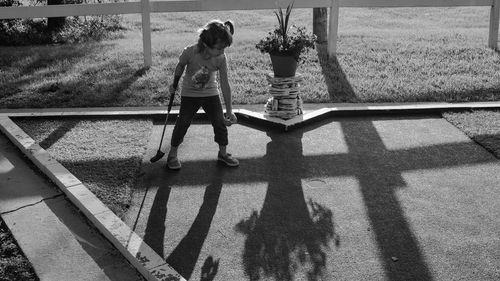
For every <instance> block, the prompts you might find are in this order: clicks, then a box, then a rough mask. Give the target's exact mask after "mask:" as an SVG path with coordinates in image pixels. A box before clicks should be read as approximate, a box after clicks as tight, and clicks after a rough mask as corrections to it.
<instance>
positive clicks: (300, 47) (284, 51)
mask: <svg viewBox="0 0 500 281" xmlns="http://www.w3.org/2000/svg"><path fill="white" fill-rule="evenodd" d="M292 9H293V2H292V3H290V4H289V5H288V6H287V8H286V12H285V14H283V10H282V9H281V7H278V11H274V14H275V15H276V17H277V18H278V26H277V27H276V28H275V29H274V30H273V31H272V32H269V33H268V35H267V36H266V37H265V38H263V39H261V40H260V41H259V43H257V45H255V47H256V48H257V49H258V50H260V51H261V52H262V53H269V55H270V57H271V63H272V65H273V71H274V76H275V77H291V76H295V71H296V69H297V64H298V63H299V62H301V61H303V60H304V57H303V55H304V54H305V53H307V52H308V51H309V50H311V49H314V44H315V43H316V35H314V34H311V33H307V32H306V28H305V27H299V26H296V25H292V26H291V27H289V25H288V21H289V20H290V14H291V12H292Z"/></svg>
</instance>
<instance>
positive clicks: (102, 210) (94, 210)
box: [0, 116, 185, 281]
mask: <svg viewBox="0 0 500 281" xmlns="http://www.w3.org/2000/svg"><path fill="white" fill-rule="evenodd" d="M0 130H1V131H2V132H3V133H4V134H5V135H6V136H7V137H8V138H9V139H10V141H12V143H14V144H15V145H16V146H17V147H18V148H19V149H20V150H21V151H22V152H23V153H24V154H25V155H26V156H27V157H28V158H29V159H30V160H31V161H32V162H33V163H34V164H35V165H36V166H37V167H38V168H39V169H40V170H41V171H42V172H43V173H44V174H45V175H46V176H47V177H49V178H50V179H51V180H52V181H53V182H54V183H55V184H56V185H57V186H58V187H59V188H60V189H61V191H63V192H64V193H65V194H66V196H67V197H68V198H69V199H70V201H71V202H72V203H73V204H74V205H75V206H77V207H78V209H79V210H80V211H81V212H82V213H83V214H84V215H85V216H86V217H87V218H88V219H89V220H90V221H91V222H92V223H93V224H94V226H95V227H96V228H97V229H99V231H100V232H101V233H102V234H103V235H104V236H105V237H106V238H107V239H108V240H109V241H110V242H111V243H112V244H113V245H114V246H115V247H116V248H117V249H118V250H119V251H120V252H121V254H122V255H123V256H124V257H125V258H126V259H127V260H128V261H129V262H130V263H131V264H132V265H133V266H134V267H135V268H136V269H137V270H138V271H139V272H140V273H141V274H142V275H143V276H144V277H145V278H146V279H147V280H149V281H167V280H169V281H173V280H179V281H180V280H184V281H185V279H184V278H183V277H181V276H180V275H179V274H178V273H177V272H176V271H175V270H174V269H173V268H171V267H170V266H169V265H168V264H167V263H166V262H165V260H164V259H163V258H162V257H160V256H159V255H158V254H156V252H154V251H153V250H152V249H151V248H150V247H149V246H148V245H147V244H146V243H144V241H143V240H142V239H141V238H140V237H139V236H138V235H137V234H136V233H135V232H134V231H132V230H131V229H130V228H129V227H128V226H127V225H126V224H125V223H124V222H123V221H122V220H121V219H120V218H119V217H117V216H116V215H115V214H114V213H113V212H112V211H111V210H109V208H108V207H106V206H105V205H104V204H103V203H102V202H101V201H100V200H99V199H98V198H97V197H96V196H95V195H94V194H93V193H92V192H91V191H89V190H88V189H87V187H85V185H84V184H83V183H82V182H81V181H80V180H79V179H77V178H76V177H75V176H74V175H73V174H71V173H70V172H69V171H68V170H67V169H66V168H64V166H62V165H61V164H60V163H59V162H57V161H56V160H55V159H54V158H52V157H51V156H50V155H49V153H48V152H47V151H45V150H44V149H43V148H42V147H40V146H39V145H38V144H37V143H36V142H35V141H34V140H33V139H32V138H31V137H29V136H28V135H27V134H26V133H25V132H24V131H23V130H22V129H21V128H19V127H18V126H17V125H16V124H15V123H14V122H13V121H12V120H11V119H10V118H9V117H5V116H2V117H0Z"/></svg>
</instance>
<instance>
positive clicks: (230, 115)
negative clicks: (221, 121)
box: [226, 112, 238, 124]
mask: <svg viewBox="0 0 500 281" xmlns="http://www.w3.org/2000/svg"><path fill="white" fill-rule="evenodd" d="M226 118H227V119H228V120H229V121H230V122H231V124H236V123H238V118H237V117H236V115H234V113H233V112H229V113H226Z"/></svg>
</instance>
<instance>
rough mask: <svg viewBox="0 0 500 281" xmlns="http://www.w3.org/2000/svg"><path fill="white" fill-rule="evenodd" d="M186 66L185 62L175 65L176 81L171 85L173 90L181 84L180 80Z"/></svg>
mask: <svg viewBox="0 0 500 281" xmlns="http://www.w3.org/2000/svg"><path fill="white" fill-rule="evenodd" d="M185 68H186V65H185V64H181V63H180V62H179V63H177V66H176V67H175V71H174V82H173V83H172V85H171V90H172V89H173V90H174V91H176V90H177V87H178V86H179V80H180V79H181V76H182V73H184V69H185Z"/></svg>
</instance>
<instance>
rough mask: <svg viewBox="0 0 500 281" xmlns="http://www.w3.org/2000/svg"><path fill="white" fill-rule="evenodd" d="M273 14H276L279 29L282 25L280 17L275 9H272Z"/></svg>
mask: <svg viewBox="0 0 500 281" xmlns="http://www.w3.org/2000/svg"><path fill="white" fill-rule="evenodd" d="M274 14H275V15H276V17H277V18H278V24H279V26H280V27H279V28H280V29H281V27H282V26H283V23H282V22H281V19H280V16H279V15H278V13H277V12H276V11H274Z"/></svg>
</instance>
